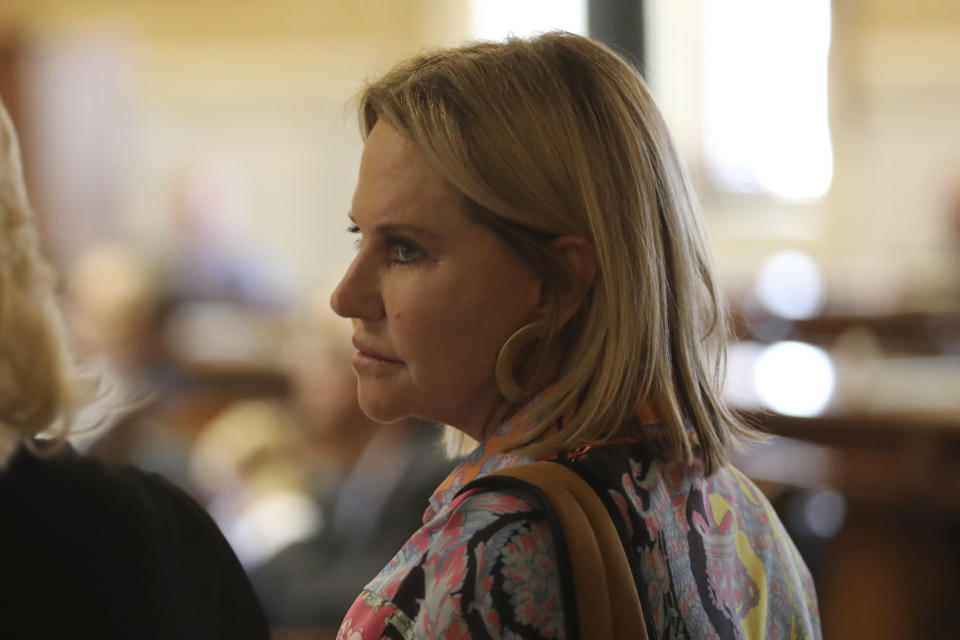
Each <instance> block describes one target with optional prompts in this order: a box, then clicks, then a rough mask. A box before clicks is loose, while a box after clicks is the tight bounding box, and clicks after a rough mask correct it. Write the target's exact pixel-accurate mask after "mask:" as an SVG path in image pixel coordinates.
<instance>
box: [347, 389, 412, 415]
mask: <svg viewBox="0 0 960 640" xmlns="http://www.w3.org/2000/svg"><path fill="white" fill-rule="evenodd" d="M357 399H358V400H359V404H360V410H361V411H363V415H365V416H367V417H368V418H370V419H371V420H373V421H374V422H381V423H384V424H388V423H391V422H397V421H399V420H403V419H404V418H409V417H410V415H411V413H410V412H409V410H408V407H406V406H405V404H404V403H400V402H397V399H396V398H393V397H390V396H385V395H384V394H382V393H365V392H364V390H363V387H362V386H361V388H360V390H359V393H358V394H357Z"/></svg>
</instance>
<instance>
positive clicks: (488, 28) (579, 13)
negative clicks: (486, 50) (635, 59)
mask: <svg viewBox="0 0 960 640" xmlns="http://www.w3.org/2000/svg"><path fill="white" fill-rule="evenodd" d="M553 29H562V30H563V31H570V32H571V33H578V34H580V35H586V33H587V3H586V0H473V1H472V2H471V3H470V33H471V35H472V36H473V37H474V38H477V39H478V40H503V39H504V38H506V37H507V36H508V35H510V34H513V35H515V36H521V37H525V36H530V35H533V34H536V33H541V32H544V31H551V30H553Z"/></svg>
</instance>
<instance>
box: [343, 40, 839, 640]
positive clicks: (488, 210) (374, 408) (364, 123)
mask: <svg viewBox="0 0 960 640" xmlns="http://www.w3.org/2000/svg"><path fill="white" fill-rule="evenodd" d="M359 114H360V121H361V128H362V131H363V134H364V136H365V139H366V143H365V147H364V152H363V156H362V159H361V162H360V171H359V179H358V182H357V187H356V191H355V193H354V197H353V203H352V210H351V212H350V219H351V228H350V231H352V232H354V233H355V234H356V235H357V238H358V242H357V248H358V250H357V254H356V256H355V258H354V261H353V263H352V264H351V265H350V267H349V268H348V270H347V272H346V274H345V275H344V277H343V280H342V281H341V282H340V284H339V286H338V287H337V289H336V290H335V291H334V292H333V295H332V298H331V304H332V306H333V308H334V310H335V311H337V313H339V314H340V315H342V316H345V317H349V318H351V319H352V320H353V324H354V338H353V341H354V344H355V346H356V348H357V353H356V355H355V357H354V360H353V363H354V368H355V369H356V371H357V374H358V378H359V399H360V406H361V407H362V408H363V410H364V412H365V413H366V414H367V415H368V416H370V417H371V418H374V419H376V420H378V421H382V422H391V421H395V420H398V419H405V418H408V417H410V416H417V417H421V418H424V419H429V420H434V421H437V422H440V423H443V424H447V425H450V426H451V427H452V428H453V429H454V431H453V432H452V433H453V434H454V435H455V436H456V438H453V439H452V440H451V442H452V444H456V439H457V438H458V439H459V440H461V443H463V442H469V441H471V440H472V441H476V442H474V443H473V444H476V448H475V449H474V450H473V451H472V453H470V454H469V456H468V457H467V459H466V460H465V461H464V462H463V463H462V464H461V465H460V466H459V467H458V468H457V469H456V470H454V472H453V473H452V474H451V475H450V476H449V478H448V479H447V480H445V481H444V482H443V483H442V484H441V485H440V486H439V487H438V489H437V490H436V492H435V493H434V495H433V497H432V498H431V499H430V506H429V509H428V510H427V512H426V514H425V515H424V519H423V522H424V524H423V527H422V528H421V529H419V530H418V531H417V533H415V534H414V535H413V536H412V537H411V538H410V539H409V540H408V541H407V542H406V543H405V544H404V546H403V548H402V549H401V550H400V552H399V553H398V554H397V555H396V556H395V557H394V559H393V560H392V561H391V562H390V563H389V564H388V565H387V566H386V567H385V568H384V569H383V570H382V571H381V572H380V573H379V574H378V575H377V576H376V577H374V578H373V580H372V581H371V582H369V583H368V584H367V586H366V587H365V588H364V590H363V592H362V593H361V594H360V596H359V597H358V598H357V599H356V601H355V602H354V604H353V606H352V608H351V609H350V611H349V612H348V613H347V615H346V617H345V619H344V621H343V623H342V625H341V628H340V637H341V638H344V639H349V640H363V639H367V638H381V637H390V638H401V637H402V638H423V637H431V638H432V637H437V638H439V637H444V638H518V637H519V638H569V637H575V636H576V635H578V633H577V631H576V624H577V623H576V610H575V599H574V596H573V590H574V588H576V587H579V586H580V585H573V584H571V583H570V580H569V578H566V576H570V575H571V574H570V571H569V568H568V567H567V568H565V565H566V563H569V558H568V557H567V556H566V554H565V552H563V551H561V549H562V548H563V547H562V544H561V542H560V541H559V540H558V539H557V538H555V536H554V533H553V531H554V530H553V529H552V528H551V523H550V518H551V512H550V510H549V507H548V506H546V505H545V504H544V503H542V502H540V501H539V500H538V498H537V496H536V495H535V494H534V493H533V492H530V491H526V490H524V489H521V488H517V485H516V484H511V483H506V482H504V483H500V484H496V483H495V482H494V483H487V484H485V485H482V486H478V485H470V484H469V483H470V482H471V481H472V480H474V479H476V478H479V477H481V476H484V475H486V474H488V473H490V472H491V471H494V470H497V469H501V468H505V467H512V466H516V465H523V464H525V463H528V462H530V461H533V460H537V459H552V460H555V461H556V462H557V463H559V464H563V465H566V466H568V467H569V468H571V469H573V470H574V471H576V472H577V473H579V474H580V475H581V476H582V477H583V478H584V479H585V480H586V481H587V482H589V483H590V484H591V485H592V486H593V488H594V490H595V491H596V492H597V493H598V495H600V497H601V498H602V499H604V500H606V501H607V506H608V510H610V512H611V516H612V517H613V518H614V520H615V521H618V523H619V525H620V526H619V527H618V528H619V529H620V531H621V536H622V537H623V540H622V541H623V543H624V546H625V548H626V549H628V551H629V553H632V554H634V555H636V557H637V558H638V562H637V563H636V564H635V565H634V566H633V569H634V579H635V582H636V585H637V592H638V594H639V597H640V600H641V604H642V608H643V610H644V612H645V616H646V626H647V629H648V632H649V634H650V637H652V638H721V639H733V638H742V637H746V636H749V637H792V638H818V637H820V635H821V633H820V623H819V615H818V611H817V603H816V596H815V594H814V588H813V583H812V580H811V578H810V574H809V572H808V571H807V568H806V567H805V566H804V563H803V561H802V559H801V558H800V556H799V554H798V553H797V550H796V548H795V546H794V545H793V543H792V542H791V540H790V539H789V537H788V536H787V534H786V532H785V531H784V528H783V526H782V524H781V523H780V521H779V519H778V518H777V516H776V514H775V513H774V511H773V509H772V508H771V506H770V504H769V502H768V501H767V500H766V498H765V497H764V496H763V495H762V494H761V492H760V491H759V490H758V489H757V488H756V487H755V486H754V485H753V484H752V483H751V482H750V481H749V480H748V479H747V478H746V477H745V476H744V475H743V474H742V473H740V472H739V471H737V470H736V469H735V468H733V467H732V466H731V465H730V464H729V463H728V460H727V457H726V454H725V450H724V449H725V447H727V446H728V445H730V444H732V443H733V442H735V441H738V440H740V439H742V438H744V437H750V436H753V435H754V433H753V432H752V431H751V429H749V428H747V427H746V426H744V425H742V424H741V423H740V422H739V421H738V420H737V418H736V417H735V416H734V415H733V414H732V413H731V412H730V411H729V410H728V408H727V407H726V406H725V405H724V403H723V401H722V399H721V396H720V385H721V363H722V355H723V349H724V343H725V340H726V337H727V336H726V334H725V322H724V318H723V313H722V310H721V304H720V301H719V294H718V292H717V288H716V285H715V282H714V278H713V275H712V267H711V262H710V257H709V250H708V243H707V240H706V238H705V235H704V232H703V230H702V224H701V222H700V219H699V214H698V213H697V210H696V205H695V201H694V196H693V194H692V192H691V189H690V186H689V184H688V181H687V179H686V177H685V172H684V169H683V167H682V165H681V162H680V159H679V157H678V156H677V154H676V152H675V151H674V148H673V144H672V142H671V140H670V138H669V135H668V133H667V130H666V126H665V124H664V122H663V119H662V117H661V116H660V114H659V112H658V110H657V108H656V106H655V105H654V102H653V99H652V97H651V96H650V93H649V92H648V90H647V88H646V86H645V85H644V83H643V81H642V80H641V78H640V76H639V75H638V74H637V72H636V71H635V70H634V69H632V68H631V67H630V66H629V65H627V64H626V63H624V62H623V61H622V60H621V59H620V58H619V57H618V56H617V55H616V54H614V53H613V52H611V51H610V50H609V49H607V48H606V47H604V46H602V45H600V44H597V43H594V42H592V41H590V40H587V39H585V38H582V37H579V36H575V35H571V34H564V33H551V34H546V35H543V36H541V37H538V38H534V39H532V40H520V39H510V40H508V41H507V42H506V43H479V44H473V45H468V46H464V47H462V48H454V49H448V50H442V51H439V52H436V53H432V54H425V55H422V56H419V57H415V58H413V59H410V60H408V61H406V62H403V63H401V64H399V65H398V66H396V67H395V68H394V69H393V70H391V71H390V72H388V73H387V74H386V75H385V76H383V77H382V78H381V79H379V80H376V81H374V82H372V83H371V84H369V85H368V86H367V87H366V88H365V89H364V91H363V92H362V94H361V97H360V107H359ZM477 443H478V444H477ZM487 480H490V478H487ZM464 487H466V490H465V491H464V490H463V489H464Z"/></svg>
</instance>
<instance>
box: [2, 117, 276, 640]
mask: <svg viewBox="0 0 960 640" xmlns="http://www.w3.org/2000/svg"><path fill="white" fill-rule="evenodd" d="M60 325H61V318H60V315H59V313H58V311H57V307H56V304H55V303H54V296H53V278H52V274H51V272H50V269H49V268H48V266H47V265H46V263H45V262H44V261H43V259H42V258H41V257H40V255H39V253H38V250H37V239H36V231H35V228H34V225H33V220H32V216H31V213H30V207H29V205H28V202H27V197H26V190H25V188H24V184H23V177H22V175H21V168H20V158H19V150H18V147H17V140H16V136H15V133H14V130H13V126H12V123H11V122H10V117H9V115H8V114H7V112H6V110H5V109H4V108H3V105H2V104H0V467H2V468H0V523H2V524H0V567H2V575H0V637H4V638H117V639H119V638H124V639H127V638H157V639H161V638H162V639H167V638H169V639H174V638H176V639H178V640H180V639H183V638H198V639H199V638H204V639H206V638H223V639H224V640H226V639H231V640H232V639H235V638H251V639H254V638H257V639H261V638H267V637H268V632H267V628H266V623H265V620H264V617H263V613H262V611H261V609H260V606H259V604H258V603H257V601H256V599H255V597H254V595H253V591H252V589H251V587H250V584H249V582H248V581H247V579H246V577H245V576H244V574H243V570H242V568H241V567H240V565H239V563H238V562H237V559H236V557H235V556H234V555H233V552H232V551H231V550H230V547H229V546H228V545H227V544H226V541H225V540H224V539H223V536H222V535H221V534H220V532H219V530H217V528H216V525H214V524H213V521H212V520H211V519H210V517H209V516H208V515H207V514H206V513H205V512H204V511H203V510H202V509H201V508H200V507H199V506H198V505H197V504H196V503H195V502H193V501H192V500H191V499H190V498H188V497H187V496H186V495H185V494H183V493H182V492H180V491H179V490H177V489H176V488H174V487H173V486H172V485H171V484H169V483H167V482H165V481H163V480H162V479H160V478H159V477H158V476H153V475H149V474H145V473H142V472H140V471H138V470H136V469H134V468H132V467H118V466H111V465H107V464H104V463H102V462H99V461H97V460H94V459H91V458H86V457H83V456H79V455H76V454H75V453H73V452H72V450H71V449H70V448H69V446H68V445H66V442H65V440H64V438H65V435H66V433H67V431H68V430H69V427H70V425H71V414H72V413H73V412H74V410H75V409H77V408H78V405H79V403H80V400H81V399H80V394H79V389H80V388H81V387H82V386H83V385H82V384H79V383H78V381H77V380H76V379H75V377H74V376H73V375H72V374H71V371H72V368H71V364H70V358H69V356H68V353H67V350H66V348H65V346H64V341H63V339H62V334H61V331H60ZM41 434H42V435H43V436H44V437H43V438H38V437H37V436H38V435H41Z"/></svg>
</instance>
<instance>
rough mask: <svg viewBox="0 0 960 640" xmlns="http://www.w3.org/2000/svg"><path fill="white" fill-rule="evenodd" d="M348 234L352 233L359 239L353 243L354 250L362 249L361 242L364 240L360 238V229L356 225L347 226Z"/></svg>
mask: <svg viewBox="0 0 960 640" xmlns="http://www.w3.org/2000/svg"><path fill="white" fill-rule="evenodd" d="M347 233H352V234H354V235H356V236H357V239H356V240H354V241H353V248H354V249H359V248H360V240H361V239H362V238H361V237H360V227H358V226H357V225H355V224H350V225H347Z"/></svg>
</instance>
